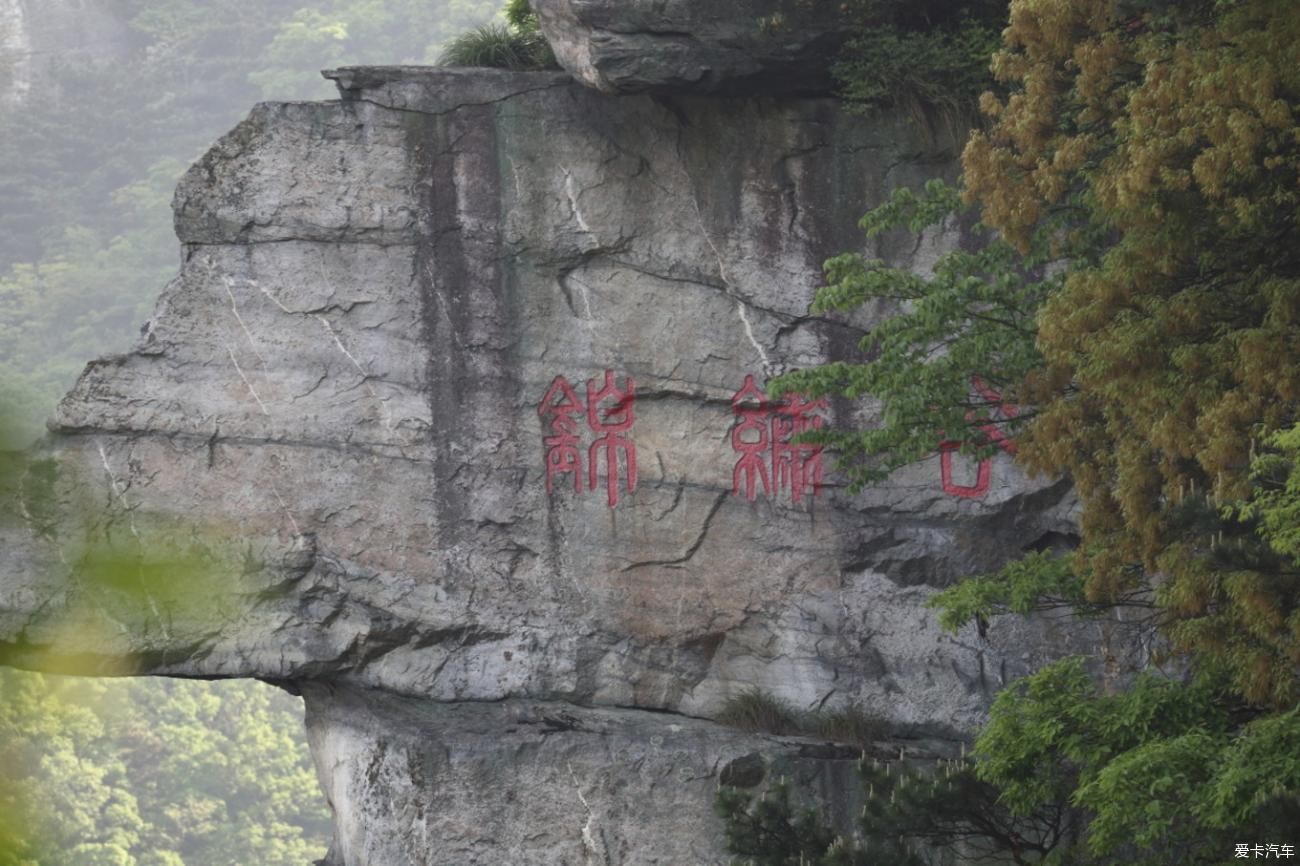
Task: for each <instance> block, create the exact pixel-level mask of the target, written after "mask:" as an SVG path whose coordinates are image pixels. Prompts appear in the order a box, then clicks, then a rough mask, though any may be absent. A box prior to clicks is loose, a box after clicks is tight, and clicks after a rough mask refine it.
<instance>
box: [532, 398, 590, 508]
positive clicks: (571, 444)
mask: <svg viewBox="0 0 1300 866" xmlns="http://www.w3.org/2000/svg"><path fill="white" fill-rule="evenodd" d="M582 411H583V406H582V401H581V400H579V399H578V395H577V394H575V393H574V391H573V387H572V386H571V385H569V382H568V380H567V379H565V378H564V377H563V376H556V377H555V378H554V379H552V380H551V387H550V388H548V389H546V396H545V397H543V398H542V403H541V405H540V406H538V407H537V414H538V415H539V416H541V419H542V422H543V423H544V424H545V423H549V424H550V428H551V435H550V436H547V437H545V438H543V439H542V444H543V445H545V446H546V492H547V493H550V492H551V491H552V490H554V489H555V476H556V475H561V474H563V473H565V472H572V473H573V490H574V492H575V493H577V492H581V490H582V460H581V458H580V456H579V454H578V420H577V418H576V417H575V416H577V415H580V414H582Z"/></svg>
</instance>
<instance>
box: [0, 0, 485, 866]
mask: <svg viewBox="0 0 1300 866" xmlns="http://www.w3.org/2000/svg"><path fill="white" fill-rule="evenodd" d="M109 5H110V6H111V7H112V8H114V9H115V10H116V11H117V12H118V14H120V16H121V20H122V22H123V24H124V25H125V27H126V28H127V31H128V33H129V34H130V42H131V49H130V52H129V54H128V56H125V57H122V58H120V59H115V60H103V59H100V60H97V61H91V60H89V59H88V58H87V56H86V55H85V54H84V53H81V52H75V51H71V50H70V51H68V52H67V53H66V55H65V56H59V55H57V54H56V55H55V56H54V57H52V58H50V60H51V62H50V66H49V70H50V71H49V73H48V75H46V76H45V77H44V78H41V79H38V80H37V86H35V87H33V88H32V89H31V90H29V91H27V92H26V93H23V94H14V95H13V98H10V99H7V100H0V166H2V168H0V406H3V407H5V408H4V410H3V411H5V413H6V418H5V423H4V424H0V428H3V429H4V430H6V431H7V432H8V433H9V436H8V438H9V440H10V441H8V442H6V443H3V444H4V445H5V446H8V447H12V446H14V445H17V444H22V443H24V442H26V441H29V440H31V439H32V438H34V437H36V436H38V435H40V433H41V431H42V429H43V423H44V418H45V417H46V416H47V415H48V414H49V412H50V410H51V409H52V408H53V406H54V404H55V402H56V401H57V400H58V398H59V397H60V396H61V395H62V394H63V393H64V392H65V391H66V390H67V389H68V388H69V387H70V386H71V384H72V382H73V381H74V380H75V378H76V376H77V374H78V372H79V371H80V370H81V368H82V366H83V365H84V364H85V363H86V362H87V361H89V360H91V359H92V358H95V357H97V356H100V355H103V354H106V353H111V352H120V351H123V350H125V349H126V348H128V347H129V346H130V344H131V341H132V339H133V338H134V336H135V333H136V331H137V329H138V328H139V327H140V325H141V324H142V323H143V322H144V321H145V320H146V319H147V318H148V316H149V312H150V309H151V307H152V304H153V301H154V299H155V298H156V297H157V295H158V293H159V291H160V290H161V288H162V287H163V285H164V284H165V283H166V281H167V280H168V279H170V278H171V276H172V275H173V274H174V273H175V272H176V267H177V259H178V254H177V247H176V241H175V238H174V236H173V234H172V228H171V210H170V201H171V194H172V189H173V187H174V186H175V183H176V180H177V178H178V177H179V176H180V174H181V173H182V172H183V171H184V170H185V168H186V167H187V166H188V165H189V163H190V162H192V161H193V160H194V159H195V158H196V157H198V156H199V155H200V154H201V153H202V152H203V151H204V150H205V149H206V148H207V147H208V146H209V145H210V144H211V143H212V142H213V141H214V140H216V138H217V137H218V136H220V135H221V134H222V133H224V132H225V131H226V130H228V129H230V128H231V127H233V126H234V125H235V124H236V123H238V122H239V120H240V119H241V118H242V117H243V116H244V115H245V114H246V113H247V112H248V110H249V108H250V107H251V106H252V105H253V104H254V103H255V102H257V101H259V100H263V99H327V98H330V97H331V96H332V94H333V88H332V86H330V85H329V84H328V83H327V82H325V81H324V80H322V79H321V78H320V75H319V70H320V69H322V68H328V67H331V66H335V65H342V64H348V63H362V62H368V63H422V62H431V61H432V60H433V59H434V58H436V56H437V55H438V53H439V52H440V51H441V49H442V45H443V44H444V43H445V42H446V41H447V39H448V38H449V37H451V36H453V35H456V34H457V33H460V32H463V31H465V30H467V29H470V28H472V27H475V26H477V25H480V24H481V23H482V22H484V21H485V20H488V19H489V18H491V16H492V15H493V14H494V13H495V11H496V8H497V4H496V3H495V2H493V0H487V2H482V0H445V2H415V0H320V2H303V0H262V2H258V3H248V2H245V0H121V2H119V3H116V4H115V5H114V4H109ZM11 44H17V43H15V42H14V41H13V40H6V39H0V45H11ZM20 59H21V58H18V57H14V56H8V57H6V56H4V55H2V54H0V87H3V86H7V82H9V81H10V78H9V76H8V75H7V74H6V73H5V70H7V69H10V68H12V67H13V65H14V64H15V63H17V62H18V61H19V60H20ZM328 830H329V822H328V815H327V811H326V807H325V802H324V798H323V796H322V795H321V792H320V789H319V786H318V784H317V782H316V780H315V774H314V772H313V771H312V770H311V768H310V763H309V760H308V758H307V751H306V746H305V743H304V742H303V733H302V708H301V704H300V702H298V701H297V700H296V699H295V698H293V697H291V696H289V695H287V694H284V693H282V692H280V691H278V690H276V689H274V688H271V687H270V686H263V685H260V684H256V683H249V682H238V683H219V684H209V683H190V682H181V681H165V680H150V679H145V680H98V681H88V680H77V679H66V678H59V677H44V676H40V675H35V674H23V673H19V672H16V671H12V670H9V669H5V668H0V864H2V866H20V864H21V866H64V864H67V866H71V864H75V866H234V864H241V866H251V864H258V866H290V864H292V866H303V864H306V863H309V862H311V861H312V860H313V859H315V858H318V857H320V856H322V855H323V854H324V851H325V846H326V844H327V840H328V835H327V834H328Z"/></svg>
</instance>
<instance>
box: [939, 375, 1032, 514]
mask: <svg viewBox="0 0 1300 866" xmlns="http://www.w3.org/2000/svg"><path fill="white" fill-rule="evenodd" d="M970 381H971V385H972V386H974V388H975V391H976V393H978V394H979V395H980V396H981V397H983V398H984V399H985V400H987V401H989V402H990V403H992V404H994V405H995V406H997V408H998V411H999V412H1001V413H1002V417H1003V418H1006V419H1007V420H1011V419H1013V418H1015V417H1017V416H1018V415H1019V414H1020V408H1019V407H1018V406H1013V405H1011V404H1010V403H1005V402H1003V400H1002V395H1001V394H999V393H998V392H997V391H994V390H993V389H992V388H990V387H989V385H988V383H987V382H985V381H984V380H983V379H981V378H980V377H979V376H971V380H970ZM974 417H975V413H974V412H969V413H967V415H966V420H967V421H971V420H974ZM980 430H981V431H983V433H984V435H985V436H987V437H988V439H989V441H990V442H992V443H994V444H995V445H997V446H998V447H999V448H1001V449H1002V450H1003V451H1005V452H1006V453H1008V454H1012V455H1014V454H1015V453H1016V443H1015V442H1013V441H1012V440H1010V439H1008V438H1007V437H1006V434H1005V433H1003V432H1002V431H1001V430H999V429H998V428H997V425H996V424H993V423H989V424H982V425H980ZM960 447H961V443H960V442H953V441H951V440H949V441H944V442H940V443H939V480H940V483H942V484H943V492H944V493H947V494H949V495H950V496H961V497H963V498H967V499H970V498H974V497H977V496H983V495H984V494H985V493H987V492H988V489H989V482H990V481H991V480H992V479H993V461H992V460H991V459H989V458H985V459H983V460H981V461H980V463H979V466H978V467H977V468H976V470H975V483H974V484H958V483H956V482H955V481H953V480H952V453H953V452H954V451H956V450H957V449H958V448H960Z"/></svg>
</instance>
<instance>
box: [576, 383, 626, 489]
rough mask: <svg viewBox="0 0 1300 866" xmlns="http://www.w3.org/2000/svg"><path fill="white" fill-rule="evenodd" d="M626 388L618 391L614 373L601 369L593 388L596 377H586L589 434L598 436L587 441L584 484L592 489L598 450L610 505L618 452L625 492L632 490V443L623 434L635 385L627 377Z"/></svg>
mask: <svg viewBox="0 0 1300 866" xmlns="http://www.w3.org/2000/svg"><path fill="white" fill-rule="evenodd" d="M625 381H626V383H627V384H626V387H625V388H624V389H623V390H621V391H620V390H619V389H618V388H617V387H615V385H614V374H613V372H612V371H610V370H606V371H605V383H604V385H603V386H602V387H601V388H600V389H599V390H597V389H596V384H595V383H596V380H595V379H588V380H587V425H588V426H589V427H591V430H592V432H593V433H598V434H600V436H599V437H598V438H597V439H596V440H595V441H594V442H592V443H591V448H590V449H589V450H588V452H587V483H588V484H589V485H590V487H591V489H592V490H595V489H596V480H597V477H598V474H597V470H596V466H597V458H598V455H599V454H600V452H601V451H602V450H603V451H604V452H605V489H606V492H607V497H608V500H609V506H610V508H613V507H614V506H615V505H618V455H619V452H622V454H623V460H624V462H625V463H626V465H627V492H628V493H634V492H636V443H634V442H633V441H632V440H631V439H628V438H627V437H626V436H622V435H620V434H623V433H626V432H627V431H628V430H630V429H631V428H632V424H633V422H635V421H636V410H635V405H636V385H635V383H634V382H633V381H632V379H631V377H628V378H627V379H626V380H625ZM607 400H612V401H613V404H612V405H610V406H608V407H607V408H602V407H601V405H600V404H601V403H602V402H605V401H607Z"/></svg>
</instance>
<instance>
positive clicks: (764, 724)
mask: <svg viewBox="0 0 1300 866" xmlns="http://www.w3.org/2000/svg"><path fill="white" fill-rule="evenodd" d="M718 721H719V722H720V723H722V724H724V725H729V726H731V727H733V728H739V729H740V730H742V731H754V732H756V733H767V734H799V733H802V732H803V727H802V725H801V724H800V721H801V720H800V718H799V712H798V710H796V709H795V708H794V707H792V706H790V705H789V704H787V703H786V702H785V701H783V700H781V699H780V698H778V697H776V696H775V695H773V694H772V693H770V692H765V691H763V690H762V689H758V688H751V689H746V690H745V691H743V692H741V693H740V694H738V695H736V696H735V697H732V698H728V699H727V702H726V704H724V705H723V707H722V712H720V713H718Z"/></svg>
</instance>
